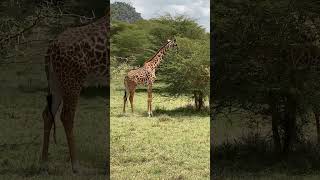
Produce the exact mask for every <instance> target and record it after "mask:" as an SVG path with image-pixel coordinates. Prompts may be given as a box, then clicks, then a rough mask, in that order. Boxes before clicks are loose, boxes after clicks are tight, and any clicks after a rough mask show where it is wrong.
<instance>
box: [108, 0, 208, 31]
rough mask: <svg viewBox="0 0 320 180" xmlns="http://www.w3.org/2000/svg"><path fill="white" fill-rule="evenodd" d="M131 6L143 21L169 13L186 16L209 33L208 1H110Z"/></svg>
mask: <svg viewBox="0 0 320 180" xmlns="http://www.w3.org/2000/svg"><path fill="white" fill-rule="evenodd" d="M114 2H126V3H129V4H131V5H132V6H133V7H134V8H135V9H136V11H137V12H138V13H141V16H142V18H143V19H150V18H155V17H159V16H161V15H165V13H170V14H171V15H173V16H175V15H186V16H188V17H190V18H192V19H195V20H196V21H197V22H198V24H199V25H201V26H202V27H204V28H205V29H206V31H207V32H209V31H210V0H111V3H114Z"/></svg>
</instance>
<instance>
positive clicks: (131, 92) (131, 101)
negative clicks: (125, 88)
mask: <svg viewBox="0 0 320 180" xmlns="http://www.w3.org/2000/svg"><path fill="white" fill-rule="evenodd" d="M133 97H134V91H130V97H129V100H130V105H131V112H132V113H133Z"/></svg>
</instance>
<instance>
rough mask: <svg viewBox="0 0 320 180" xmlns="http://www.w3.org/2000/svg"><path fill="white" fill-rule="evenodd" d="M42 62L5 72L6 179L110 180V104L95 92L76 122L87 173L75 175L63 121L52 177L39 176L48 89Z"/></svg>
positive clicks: (84, 99) (1, 111) (1, 104)
mask: <svg viewBox="0 0 320 180" xmlns="http://www.w3.org/2000/svg"><path fill="white" fill-rule="evenodd" d="M35 58H40V57H35ZM33 60H34V59H33ZM42 61H43V60H42V57H41V59H39V60H38V63H34V64H8V65H1V66H0V84H1V85H0V94H1V95H0V120H1V126H0V179H25V178H28V179H37V180H38V179H104V175H103V172H104V165H105V153H104V152H105V141H104V137H105V133H106V132H105V126H104V125H105V120H106V116H105V115H106V114H105V108H106V107H105V98H104V97H103V96H102V95H101V94H102V93H101V92H100V91H102V90H100V91H99V90H92V89H89V90H86V91H84V93H83V94H82V96H81V99H80V102H79V108H78V112H77V114H76V119H75V138H76V145H77V151H78V156H79V161H80V166H81V167H82V169H86V170H85V172H87V173H86V174H84V175H81V176H74V175H72V171H71V167H70V162H69V161H68V157H69V155H68V148H67V144H66V139H65V134H64V130H63V127H62V124H61V122H60V120H59V119H58V120H57V121H56V123H57V141H58V143H57V145H55V144H54V143H53V141H52V136H51V144H50V147H49V175H48V176H47V175H41V174H40V173H39V166H38V161H39V157H40V152H41V146H42V132H43V122H42V118H41V113H42V110H43V108H44V106H45V104H46V102H45V96H46V89H45V88H46V86H47V82H46V80H45V79H46V78H45V74H44V68H43V64H42ZM34 62H37V61H34ZM93 91H95V92H93ZM97 91H98V93H97ZM99 92H100V93H99Z"/></svg>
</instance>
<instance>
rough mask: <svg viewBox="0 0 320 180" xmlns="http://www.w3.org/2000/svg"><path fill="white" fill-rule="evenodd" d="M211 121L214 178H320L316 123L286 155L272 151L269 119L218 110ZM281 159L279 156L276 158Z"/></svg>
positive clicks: (280, 179) (306, 129) (307, 127)
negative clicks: (223, 112) (212, 121)
mask: <svg viewBox="0 0 320 180" xmlns="http://www.w3.org/2000/svg"><path fill="white" fill-rule="evenodd" d="M215 119H216V120H215V122H214V123H213V124H214V126H213V137H214V147H213V154H212V157H213V164H214V167H213V171H214V174H215V177H216V178H215V179H261V180H269V179H270V180H271V179H277V180H278V179H279V180H282V179H290V180H291V179H311V180H312V179H314V180H316V179H319V178H320V155H319V147H317V146H316V145H314V144H316V143H315V142H316V126H315V123H309V124H307V125H306V126H305V127H304V128H303V131H304V134H305V137H304V138H305V141H304V142H301V143H300V144H298V145H297V146H296V148H295V149H294V150H293V152H292V153H291V154H289V156H288V158H283V157H281V155H280V157H279V156H277V155H275V153H274V152H273V149H272V146H273V142H272V131H271V126H270V121H271V120H270V119H268V118H266V119H262V118H261V116H257V115H253V114H251V113H249V112H246V111H242V112H237V113H235V112H232V113H226V114H219V115H218V116H217V117H216V118H215ZM279 159H281V160H279Z"/></svg>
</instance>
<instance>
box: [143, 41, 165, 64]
mask: <svg viewBox="0 0 320 180" xmlns="http://www.w3.org/2000/svg"><path fill="white" fill-rule="evenodd" d="M169 48H170V42H169V43H167V44H165V45H164V46H162V47H161V48H160V49H159V50H158V51H157V53H155V54H154V55H153V57H152V58H150V59H149V60H147V61H146V62H145V63H144V65H143V66H144V68H146V69H151V70H155V69H156V68H157V67H158V66H159V65H160V62H161V61H162V59H163V57H164V55H166V52H167V50H168V49H169Z"/></svg>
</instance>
